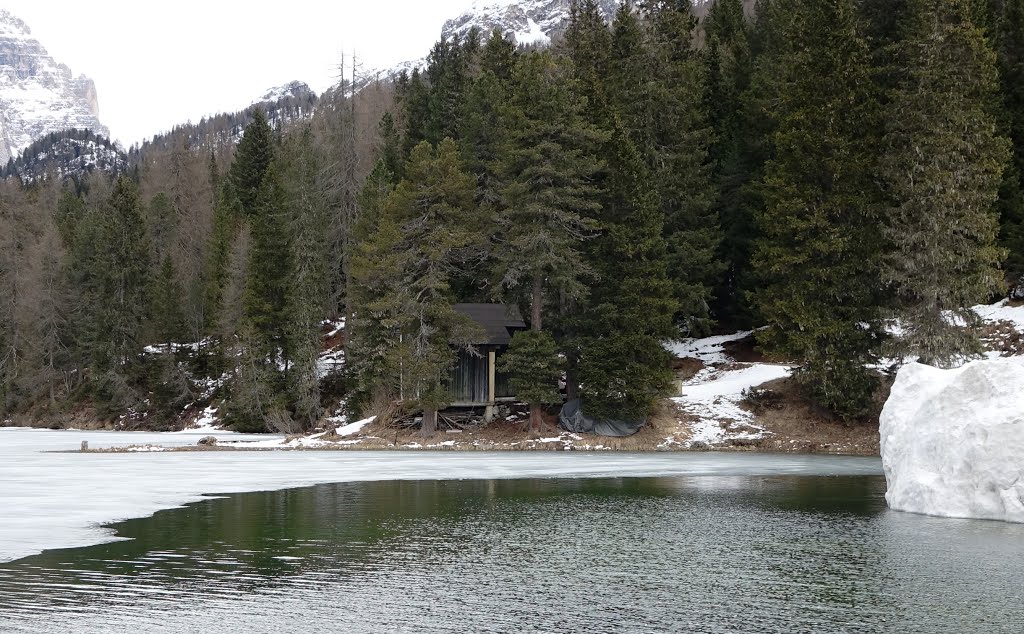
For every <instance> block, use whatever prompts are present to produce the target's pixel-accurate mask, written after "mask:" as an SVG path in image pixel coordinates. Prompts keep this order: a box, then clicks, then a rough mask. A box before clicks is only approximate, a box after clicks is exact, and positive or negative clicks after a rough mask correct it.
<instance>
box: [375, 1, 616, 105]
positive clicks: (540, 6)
mask: <svg viewBox="0 0 1024 634" xmlns="http://www.w3.org/2000/svg"><path fill="white" fill-rule="evenodd" d="M620 4H622V0H598V5H599V7H600V9H601V12H602V13H603V14H604V17H605V19H606V20H608V21H611V19H612V17H613V16H614V15H615V11H616V9H618V7H619V5H620ZM568 26H569V0H472V4H471V5H470V6H469V8H467V9H466V10H465V11H463V12H462V14H460V15H459V16H458V17H456V18H453V19H451V20H448V21H447V22H445V24H444V27H443V28H442V29H441V37H442V38H443V39H446V40H453V39H456V38H462V37H465V36H466V35H468V34H469V32H470V31H472V30H473V29H477V30H478V31H479V32H480V35H481V36H482V37H484V38H486V37H487V36H488V35H489V34H490V33H491V32H492V31H494V29H498V30H500V31H501V32H502V33H503V34H504V35H505V37H508V38H510V39H513V40H515V41H516V43H518V44H548V43H550V42H551V40H552V39H553V38H555V37H557V36H559V35H562V34H563V33H565V29H566V27H568ZM426 65H427V59H426V57H422V58H420V59H415V60H410V61H408V62H402V63H400V64H396V65H394V66H392V67H391V68H388V69H381V70H377V71H374V72H371V73H369V74H368V75H367V76H365V77H364V78H363V80H362V81H360V82H357V84H356V86H357V88H362V87H363V86H365V85H367V84H369V83H371V82H372V81H375V80H388V79H395V78H396V77H398V75H399V74H400V73H402V72H403V71H404V72H406V73H410V72H412V70H413V69H415V68H419V69H423V68H425V67H426Z"/></svg>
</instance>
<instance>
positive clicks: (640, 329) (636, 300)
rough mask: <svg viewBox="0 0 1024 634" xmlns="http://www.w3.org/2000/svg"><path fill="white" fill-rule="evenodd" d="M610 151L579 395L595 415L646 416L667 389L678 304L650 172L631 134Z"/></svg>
mask: <svg viewBox="0 0 1024 634" xmlns="http://www.w3.org/2000/svg"><path fill="white" fill-rule="evenodd" d="M606 148H607V152H608V166H607V168H608V175H607V179H606V193H605V196H604V200H605V203H604V207H603V209H602V210H601V212H600V213H599V215H598V218H599V221H600V227H601V233H600V235H599V236H598V237H597V238H595V239H594V240H592V241H591V242H590V243H588V252H589V256H590V259H589V261H590V264H591V266H592V267H593V269H594V272H595V273H596V279H594V281H593V282H592V283H591V286H590V288H591V293H590V296H589V297H588V300H587V302H586V304H585V306H583V307H581V311H580V315H579V316H578V317H577V318H576V320H575V321H576V325H575V328H574V330H575V337H574V338H575V341H574V347H575V348H576V350H577V351H578V355H579V366H578V370H577V371H578V375H577V377H578V382H579V386H580V388H579V393H580V394H581V396H582V398H583V403H584V407H585V408H586V410H587V411H588V412H590V413H591V414H592V415H597V416H609V417H622V418H641V417H645V416H646V415H647V414H648V413H650V411H651V408H652V407H653V405H654V402H655V400H656V399H657V398H659V397H661V396H663V395H664V394H665V393H666V392H667V390H668V386H669V383H670V380H671V370H670V369H669V361H670V355H669V354H668V352H667V351H666V350H665V348H664V346H663V345H662V342H663V341H665V340H667V339H670V338H671V337H673V336H676V334H677V332H678V331H677V330H676V329H675V327H674V326H673V322H672V317H673V315H674V314H675V312H676V302H675V300H674V298H673V293H672V282H671V280H670V279H669V277H668V258H667V255H668V253H667V246H666V244H665V239H664V235H663V223H664V220H663V216H662V214H661V213H660V211H659V209H658V201H657V197H656V194H655V193H654V192H655V188H654V187H653V186H652V184H651V182H650V179H651V176H650V173H649V172H648V171H647V168H646V166H645V165H644V162H643V159H642V157H641V156H640V154H639V152H638V151H637V150H636V148H635V147H634V146H633V143H632V142H631V141H630V140H629V138H628V137H627V135H626V133H625V131H624V130H622V129H617V130H616V131H615V132H614V134H613V136H612V138H611V140H610V142H609V143H607V144H606Z"/></svg>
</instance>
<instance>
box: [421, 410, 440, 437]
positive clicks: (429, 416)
mask: <svg viewBox="0 0 1024 634" xmlns="http://www.w3.org/2000/svg"><path fill="white" fill-rule="evenodd" d="M436 433H437V410H436V409H427V410H423V428H422V429H421V430H420V436H423V437H424V438H432V437H433V436H434V434H436Z"/></svg>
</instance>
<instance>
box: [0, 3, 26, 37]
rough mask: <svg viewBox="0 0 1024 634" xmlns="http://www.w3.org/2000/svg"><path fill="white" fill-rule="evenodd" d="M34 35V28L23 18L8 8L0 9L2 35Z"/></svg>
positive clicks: (0, 31) (0, 33)
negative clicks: (29, 26)
mask: <svg viewBox="0 0 1024 634" xmlns="http://www.w3.org/2000/svg"><path fill="white" fill-rule="evenodd" d="M31 35H32V29H30V28H28V25H27V24H25V23H24V22H23V21H22V20H21V18H19V17H18V16H16V15H14V14H13V13H11V12H10V11H8V10H7V9H0V37H10V36H23V37H29V36H31Z"/></svg>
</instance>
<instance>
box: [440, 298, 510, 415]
mask: <svg viewBox="0 0 1024 634" xmlns="http://www.w3.org/2000/svg"><path fill="white" fill-rule="evenodd" d="M454 308H455V310H456V312H458V313H461V314H463V315H465V316H466V317H469V318H470V319H472V320H473V322H474V323H475V324H476V325H477V326H479V335H478V336H477V337H476V339H475V340H474V341H471V342H470V343H472V344H473V348H474V350H475V354H474V352H470V351H469V350H460V351H459V357H458V361H456V363H455V367H454V368H453V369H452V374H451V377H450V378H449V380H448V381H447V387H448V392H449V394H450V395H451V399H452V405H451V406H452V407H486V408H487V409H488V411H487V413H486V414H485V416H486V417H487V418H490V414H491V411H490V410H491V408H493V407H494V405H495V403H498V402H500V401H511V400H514V399H515V395H514V394H512V390H511V387H510V386H509V381H508V376H506V375H504V374H502V373H501V372H498V371H497V366H496V364H497V360H498V358H500V357H501V355H502V354H504V353H505V351H507V350H508V346H509V343H511V342H512V335H513V334H515V332H516V331H517V330H526V323H525V322H523V318H522V316H521V315H520V314H519V309H517V308H516V307H515V306H506V305H505V304H455V306H454Z"/></svg>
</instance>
